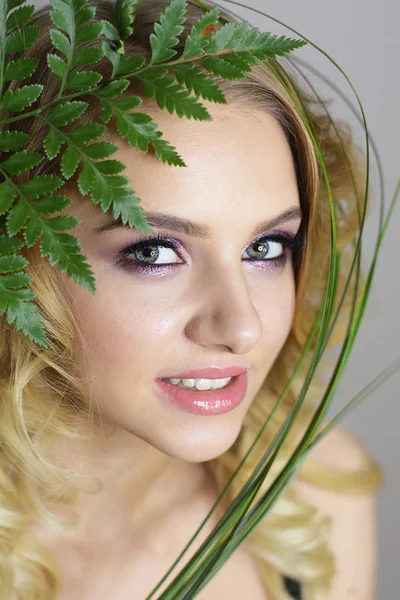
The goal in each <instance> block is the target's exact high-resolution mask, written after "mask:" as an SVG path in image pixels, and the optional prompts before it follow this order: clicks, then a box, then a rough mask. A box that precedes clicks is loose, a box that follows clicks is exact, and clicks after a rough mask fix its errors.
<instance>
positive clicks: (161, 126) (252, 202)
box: [78, 102, 298, 226]
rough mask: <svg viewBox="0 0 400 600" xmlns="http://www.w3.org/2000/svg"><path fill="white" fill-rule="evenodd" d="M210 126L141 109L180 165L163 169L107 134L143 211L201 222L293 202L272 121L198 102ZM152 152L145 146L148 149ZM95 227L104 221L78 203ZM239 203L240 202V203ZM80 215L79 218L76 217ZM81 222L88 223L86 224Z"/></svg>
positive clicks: (281, 138)
mask: <svg viewBox="0 0 400 600" xmlns="http://www.w3.org/2000/svg"><path fill="white" fill-rule="evenodd" d="M203 104H204V105H205V106H206V107H207V109H208V111H209V112H210V114H211V116H212V121H198V120H197V121H196V120H194V119H187V118H180V117H178V116H177V115H175V114H174V115H171V114H169V113H168V112H167V111H166V110H161V109H159V108H158V107H156V106H154V105H152V106H151V107H148V106H146V107H144V106H142V107H140V109H141V111H142V112H146V113H147V114H150V116H151V117H152V119H153V121H154V122H155V123H156V124H157V129H158V130H159V131H161V132H162V134H163V135H162V139H164V140H167V141H168V142H169V144H170V145H171V146H173V147H174V149H175V151H176V152H177V153H178V154H179V155H180V156H181V158H182V159H183V161H184V162H185V164H186V165H187V166H185V167H180V166H175V165H169V164H168V163H164V162H162V161H161V160H157V158H156V157H155V155H154V153H153V152H151V151H149V152H148V153H147V154H145V153H144V152H142V151H141V150H139V149H138V148H132V147H130V146H129V145H128V143H127V142H126V141H122V140H121V139H120V138H115V137H114V136H113V141H116V143H117V145H118V146H119V149H118V151H117V153H116V154H115V155H114V156H113V157H112V158H116V159H118V160H120V161H121V162H122V163H123V164H125V165H126V168H127V169H126V173H125V174H126V175H127V176H128V177H129V178H130V179H131V184H130V187H132V188H133V189H134V190H135V193H136V195H137V197H138V198H140V199H141V206H142V207H143V208H144V209H146V210H164V211H165V209H168V210H171V212H172V211H174V212H176V213H178V214H179V216H182V217H187V218H191V216H193V213H194V212H195V213H196V214H197V215H198V218H199V220H200V219H201V218H202V213H203V216H204V219H207V212H208V211H209V210H210V208H211V209H212V210H213V211H214V213H217V212H218V210H221V211H226V209H227V208H229V209H239V213H240V207H242V210H243V206H244V207H246V210H247V211H250V212H252V210H254V211H256V212H259V210H260V208H261V204H262V203H264V205H265V203H267V214H266V216H269V215H272V216H274V214H277V213H278V212H282V210H284V209H285V208H287V207H288V206H293V205H294V204H296V203H298V198H297V197H296V196H297V182H296V176H295V170H294V165H293V159H292V155H291V150H290V147H289V144H288V142H287V140H286V137H285V134H284V132H283V130H282V128H281V126H280V124H279V123H278V122H277V121H276V119H275V118H274V117H272V116H271V115H270V114H268V113H267V112H266V111H262V110H260V109H255V108H250V107H230V106H225V105H224V106H219V105H215V104H214V103H209V102H203ZM150 148H151V147H150ZM80 201H81V202H80V207H79V212H81V211H84V213H85V216H86V217H87V218H89V220H90V221H92V220H93V219H95V222H94V225H96V226H98V225H101V224H105V223H106V222H108V221H109V220H110V219H111V214H110V211H109V212H108V213H103V212H102V210H101V208H100V207H99V206H94V205H93V204H92V202H91V201H90V200H88V201H87V202H84V203H82V198H80ZM243 203H245V204H243ZM78 216H79V215H78ZM85 220H86V221H87V219H85Z"/></svg>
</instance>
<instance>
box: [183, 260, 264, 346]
mask: <svg viewBox="0 0 400 600" xmlns="http://www.w3.org/2000/svg"><path fill="white" fill-rule="evenodd" d="M196 292H197V293H196V295H197V299H198V301H197V302H196V311H195V314H194V315H193V316H192V317H191V318H190V319H189V321H188V323H187V324H186V327H185V333H186V335H187V337H189V338H190V339H191V340H192V341H193V342H196V343H197V344H201V345H205V346H213V347H214V346H224V347H225V348H229V350H230V351H231V352H232V353H235V354H245V353H246V352H250V351H251V350H252V349H253V348H254V347H255V345H256V344H257V342H258V341H259V340H260V338H261V335H262V321H261V319H260V315H259V314H258V312H257V310H256V309H255V307H254V305H253V303H252V301H251V296H250V293H249V289H248V284H247V281H246V279H245V277H244V274H243V271H242V270H241V269H240V270H239V271H238V272H233V271H232V270H230V272H229V273H228V274H227V273H226V269H225V270H224V273H223V274H221V273H220V272H219V274H216V273H215V272H213V273H209V275H208V277H207V278H206V279H203V278H202V280H201V284H200V285H199V288H198V290H196Z"/></svg>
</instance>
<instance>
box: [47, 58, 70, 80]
mask: <svg viewBox="0 0 400 600" xmlns="http://www.w3.org/2000/svg"><path fill="white" fill-rule="evenodd" d="M47 64H48V65H49V69H50V71H53V73H54V74H55V75H58V77H60V79H63V78H64V77H65V76H66V74H67V71H68V67H67V65H66V63H65V62H64V61H63V59H62V58H60V56H58V55H57V54H48V55H47Z"/></svg>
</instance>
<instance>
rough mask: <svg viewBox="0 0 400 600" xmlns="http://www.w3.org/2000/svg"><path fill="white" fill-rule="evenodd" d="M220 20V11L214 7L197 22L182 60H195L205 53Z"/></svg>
mask: <svg viewBox="0 0 400 600" xmlns="http://www.w3.org/2000/svg"><path fill="white" fill-rule="evenodd" d="M218 19H219V9H218V7H217V6H214V8H212V9H211V10H210V11H208V12H206V13H205V14H204V15H202V16H201V17H200V18H199V19H198V20H197V21H196V23H195V24H194V25H193V26H192V29H191V32H190V34H189V35H188V36H187V38H186V40H185V46H184V49H183V53H182V58H184V59H185V58H194V57H197V56H201V55H202V54H203V53H204V48H206V47H207V45H208V44H209V41H210V35H211V33H212V32H213V31H214V28H215V26H216V25H217V23H218Z"/></svg>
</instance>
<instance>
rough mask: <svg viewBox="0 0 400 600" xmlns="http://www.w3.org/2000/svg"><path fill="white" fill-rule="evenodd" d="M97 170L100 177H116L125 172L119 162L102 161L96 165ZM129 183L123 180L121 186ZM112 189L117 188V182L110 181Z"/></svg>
mask: <svg viewBox="0 0 400 600" xmlns="http://www.w3.org/2000/svg"><path fill="white" fill-rule="evenodd" d="M96 167H97V170H98V171H100V173H101V174H102V175H118V174H119V173H122V171H125V165H124V164H123V163H122V162H121V161H119V160H102V161H101V162H97V163H96ZM127 183H129V180H126V179H124V180H123V185H126V184H127ZM110 184H111V185H112V187H119V186H118V185H117V182H116V181H114V180H112V181H111V182H110Z"/></svg>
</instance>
